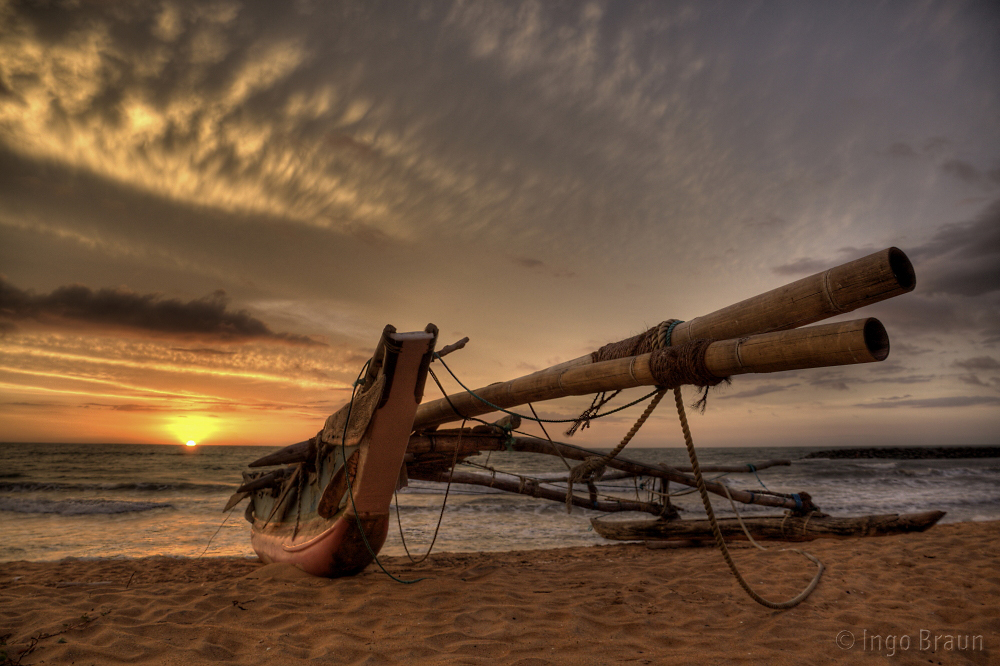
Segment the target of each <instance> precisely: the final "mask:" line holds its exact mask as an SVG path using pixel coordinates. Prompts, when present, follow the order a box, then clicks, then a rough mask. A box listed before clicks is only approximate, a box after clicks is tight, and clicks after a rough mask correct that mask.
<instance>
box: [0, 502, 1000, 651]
mask: <svg viewBox="0 0 1000 666" xmlns="http://www.w3.org/2000/svg"><path fill="white" fill-rule="evenodd" d="M998 541H1000V521H984V522H967V523H952V524H946V525H937V526H935V527H933V528H931V529H930V530H928V531H927V532H923V533H916V534H905V535H898V536H888V537H872V538H862V539H847V540H833V539H819V540H816V541H812V542H809V543H806V544H798V546H799V547H801V548H802V549H803V550H805V551H806V552H809V553H811V554H813V555H814V556H816V557H817V558H819V559H820V560H821V561H822V562H823V563H824V565H825V566H826V572H825V573H824V575H823V578H822V580H821V582H820V584H819V586H818V588H817V589H816V591H815V592H814V593H813V595H812V596H811V597H810V598H809V599H807V600H806V601H805V602H804V603H803V604H801V605H800V606H798V607H796V608H794V609H791V610H788V611H772V610H769V609H767V608H764V607H762V606H759V605H757V604H756V603H754V602H753V601H752V600H750V599H749V598H748V597H747V596H746V595H745V594H744V592H743V591H742V590H741V589H740V588H739V587H738V585H737V584H736V582H735V580H734V579H733V577H732V576H731V574H730V573H729V571H728V569H727V568H726V566H725V563H724V562H723V560H722V558H721V556H720V554H719V553H718V551H717V550H716V549H715V548H712V547H707V548H692V549H683V548H681V549H663V550H651V549H647V548H645V547H644V546H643V545H642V544H633V543H627V544H614V545H608V546H586V547H572V548H556V549H548V550H528V551H500V552H484V553H445V552H442V553H435V554H433V555H431V557H430V558H429V559H428V560H427V561H426V562H424V563H422V564H416V565H415V564H411V563H410V562H409V561H408V560H407V559H406V558H405V557H386V558H383V559H382V561H383V564H384V565H385V566H386V568H387V569H388V570H389V571H390V572H392V573H393V574H394V575H396V576H397V577H399V578H401V579H404V580H414V579H417V578H425V580H422V581H420V582H418V583H414V584H401V583H397V582H394V581H393V580H391V579H390V578H389V577H387V576H386V575H385V574H383V573H382V572H381V571H379V570H378V568H377V567H376V566H375V565H374V564H373V565H371V566H369V567H368V568H367V569H365V571H363V572H362V573H361V574H359V575H357V576H354V577H350V578H339V579H322V578H314V577H312V576H309V575H307V574H304V573H302V572H300V571H298V570H296V569H294V568H293V567H291V566H289V565H262V564H260V563H259V562H257V561H255V560H253V559H251V558H245V557H207V558H203V559H195V558H172V557H149V558H137V559H90V560H82V559H67V560H62V561H56V562H27V561H19V562H3V563H0V614H2V617H3V618H4V625H5V627H6V628H5V629H4V631H3V633H8V632H10V636H9V637H8V638H7V640H6V643H7V645H6V646H5V647H2V648H0V649H4V650H6V651H7V655H8V658H12V659H13V660H14V661H16V659H17V657H18V655H19V654H20V652H21V651H22V650H24V649H27V648H28V647H29V646H30V644H31V639H32V637H37V636H39V635H40V634H42V635H44V634H50V637H47V638H42V639H41V640H39V641H38V642H37V645H36V647H35V648H34V649H33V650H32V651H31V652H30V653H28V654H26V655H25V657H24V658H23V660H22V664H37V663H43V662H44V663H70V662H74V661H76V662H79V663H87V664H90V663H120V662H125V661H128V662H129V663H139V664H184V665H186V666H187V665H190V664H201V663H218V662H220V661H221V662H226V663H234V664H265V663H310V664H313V663H328V664H340V663H351V664H355V663H356V664H366V663H413V662H418V663H456V662H457V663H484V664H485V663H491V664H492V663H497V661H499V662H500V663H506V664H519V665H520V666H530V665H535V666H537V665H540V664H561V663H574V664H579V663H621V662H626V661H627V662H635V663H652V664H655V663H664V662H665V661H667V660H672V662H673V663H746V662H747V661H750V662H754V663H763V662H768V663H774V664H796V663H804V662H808V663H820V664H822V663H834V662H839V661H842V660H844V659H845V658H846V659H847V660H848V661H849V662H854V661H860V660H862V659H867V658H869V657H873V656H875V655H874V654H871V653H872V652H877V653H880V654H881V656H883V657H890V656H892V657H894V658H896V659H900V663H928V659H932V661H933V662H934V663H936V662H938V661H940V662H942V663H953V662H955V661H958V662H959V663H973V664H986V663H993V662H995V659H996V657H997V655H998V654H1000V576H998V575H997V571H1000V553H998V552H997V549H996V548H995V544H996V543H997V542H998ZM781 547H782V545H780V544H775V545H770V544H769V548H770V549H769V551H768V552H761V551H756V550H753V549H751V548H749V547H747V546H745V545H740V544H734V545H733V552H734V558H735V559H736V562H737V564H738V566H739V567H740V570H741V571H742V572H743V574H744V576H745V577H746V578H747V580H748V581H749V582H750V583H751V585H752V586H753V587H754V588H755V590H757V592H759V593H760V594H761V595H762V596H764V597H765V598H768V599H771V600H775V601H781V600H784V599H787V598H790V597H792V596H794V595H795V594H797V593H798V592H799V591H800V590H801V589H802V588H803V587H805V585H806V584H807V583H808V582H809V580H810V579H811V577H812V576H813V574H814V573H815V568H814V566H813V565H812V564H811V563H810V562H808V561H807V560H806V559H805V558H803V557H801V556H800V555H797V554H795V553H792V552H788V551H784V552H782V551H781V550H780V548H781ZM843 632H848V633H849V634H850V635H851V636H852V637H853V640H854V643H853V644H852V645H851V647H849V648H848V647H845V646H846V642H847V641H848V639H847V638H846V636H847V634H844V633H843ZM921 632H930V633H928V634H927V636H929V637H930V639H929V640H933V637H934V636H951V637H952V643H951V648H950V649H946V648H945V644H944V643H943V642H942V641H944V640H945V639H944V638H942V639H940V640H939V645H938V650H937V651H936V652H935V651H933V650H931V649H927V650H924V649H921V647H922V646H923V644H921V643H920V642H919V641H920V640H921V636H922V634H921ZM874 636H879V637H880V638H879V641H880V645H878V646H876V645H875V644H874V643H870V641H871V640H872V637H874ZM890 636H892V637H894V638H892V641H893V647H892V648H891V649H890V648H889V645H888V643H887V641H888V640H889V639H888V637H890ZM903 636H908V637H909V638H908V640H907V644H908V647H907V648H906V649H902V640H903V638H902V637H903ZM965 636H972V637H975V636H979V637H981V638H980V639H979V641H980V643H981V644H982V649H976V650H973V649H969V648H966V649H964V650H960V649H959V647H958V645H959V643H958V642H957V639H958V638H959V637H965ZM838 637H840V638H838ZM838 640H840V641H843V642H844V645H839V646H838V643H837V641H838ZM963 640H964V638H963ZM60 641H64V642H60ZM862 641H864V642H865V647H864V649H862ZM977 645H979V644H978V643H977ZM876 647H878V649H877V650H876V649H875V648H876ZM889 652H892V653H893V654H892V655H890V654H889ZM953 652H954V653H957V654H952V653H953ZM864 663H870V662H868V661H865V662H864Z"/></svg>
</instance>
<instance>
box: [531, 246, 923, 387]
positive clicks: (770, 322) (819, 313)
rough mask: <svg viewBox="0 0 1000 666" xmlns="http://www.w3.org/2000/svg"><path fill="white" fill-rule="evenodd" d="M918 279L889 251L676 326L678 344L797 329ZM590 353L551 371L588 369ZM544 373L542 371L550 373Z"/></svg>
mask: <svg viewBox="0 0 1000 666" xmlns="http://www.w3.org/2000/svg"><path fill="white" fill-rule="evenodd" d="M916 284H917V278H916V273H915V272H914V270H913V264H911V263H910V260H909V258H908V257H907V256H906V253H904V252H903V251H902V250H900V249H899V248H896V247H888V248H886V249H884V250H880V251H879V252H875V253H874V254H870V255H868V256H866V257H861V258H860V259H855V260H854V261H849V262H847V263H846V264H841V265H840V266H835V267H834V268H830V269H828V270H825V271H823V272H821V273H816V274H815V275H810V276H809V277H805V278H802V279H801V280H796V281H795V282H791V283H789V284H786V285H784V286H782V287H778V288H777V289H772V290H771V291H768V292H765V293H763V294H759V295H757V296H753V297H752V298H748V299H746V300H743V301H740V302H739V303H735V304H733V305H729V306H727V307H724V308H722V309H721V310H716V311H715V312H712V313H710V314H707V315H702V316H701V317H695V318H694V319H692V320H690V321H685V322H682V323H680V324H678V325H677V326H675V327H674V330H673V333H672V334H671V336H670V342H671V344H674V345H679V344H683V343H685V342H690V341H691V340H698V339H701V338H705V339H709V340H728V339H730V338H740V337H743V336H746V335H756V334H758V333H770V332H772V331H784V330H787V329H790V328H799V327H800V326H806V325H808V324H813V323H815V322H817V321H822V320H824V319H828V318H830V317H835V316H837V315H840V314H844V313H846V312H852V311H854V310H857V309H858V308H862V307H864V306H866V305H871V304H873V303H878V302H880V301H884V300H886V299H888V298H893V297H894V296H899V295H900V294H905V293H907V292H910V291H913V289H914V287H916ZM592 362H593V357H592V356H591V355H590V354H587V355H586V356H581V357H580V358H576V359H573V360H572V361H565V362H564V363H560V364H559V365H554V366H552V367H551V368H548V369H547V370H553V369H556V368H560V369H561V368H568V367H572V366H576V365H589V364H590V363H592ZM547 370H542V371H540V372H546V371H547Z"/></svg>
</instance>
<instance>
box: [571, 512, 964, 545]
mask: <svg viewBox="0 0 1000 666" xmlns="http://www.w3.org/2000/svg"><path fill="white" fill-rule="evenodd" d="M944 515H945V512H944V511H924V512H922V513H907V514H897V513H893V514H888V515H877V516H856V517H848V518H835V517H833V516H817V515H814V516H812V517H810V516H796V515H790V516H769V517H766V518H744V519H743V522H744V523H745V524H746V526H747V530H749V532H750V534H751V535H752V536H753V538H754V539H756V540H758V541H812V540H813V539H820V538H835V539H846V538H852V537H870V536H887V535H890V534H903V533H906V532H923V531H924V530H926V529H928V528H930V527H931V526H933V525H934V524H935V523H937V522H938V521H939V520H941V518H942V517H943V516H944ZM590 522H591V524H592V525H593V526H594V531H595V532H597V533H598V534H600V535H601V536H602V537H604V538H605V539H614V540H617V541H641V540H650V541H656V540H665V541H670V540H691V539H708V540H712V539H714V538H715V537H714V536H713V533H712V526H711V524H710V523H709V521H708V520H599V519H596V518H595V519H592V520H591V521H590ZM718 522H719V529H720V531H721V532H722V536H723V537H724V538H725V539H726V540H733V539H743V540H746V535H745V534H744V533H743V529H742V528H741V527H740V524H739V522H738V521H737V520H736V519H735V518H723V519H720V520H719V521H718Z"/></svg>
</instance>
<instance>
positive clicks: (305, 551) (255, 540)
mask: <svg viewBox="0 0 1000 666" xmlns="http://www.w3.org/2000/svg"><path fill="white" fill-rule="evenodd" d="M358 522H359V521H358V519H357V517H356V516H341V517H339V518H337V519H336V520H333V521H329V520H325V519H323V518H319V517H317V518H315V519H314V520H312V521H310V522H309V523H307V524H306V525H303V526H300V529H299V531H298V534H296V535H294V536H293V535H292V531H291V530H290V529H271V530H268V529H267V528H263V529H254V530H252V532H251V535H250V543H251V545H252V546H253V549H254V552H256V553H257V556H258V557H259V558H260V559H261V561H262V562H264V563H265V564H271V563H272V562H290V563H291V564H294V565H295V566H296V567H298V568H299V569H302V570H303V571H306V572H308V573H311V574H313V575H314V576H325V577H328V578H334V577H337V576H351V575H353V574H356V573H358V572H360V571H361V570H363V569H364V568H365V567H366V566H368V565H369V564H371V562H372V560H373V559H374V557H375V553H378V551H379V550H380V549H381V548H382V545H383V544H384V543H385V538H386V536H387V535H388V533H389V516H388V514H386V515H385V516H380V517H378V518H367V519H362V520H361V521H360V522H361V525H360V526H359V524H358ZM286 527H287V526H286ZM362 529H363V530H364V535H362ZM365 539H367V540H368V545H365ZM369 546H370V547H371V548H370V549H369Z"/></svg>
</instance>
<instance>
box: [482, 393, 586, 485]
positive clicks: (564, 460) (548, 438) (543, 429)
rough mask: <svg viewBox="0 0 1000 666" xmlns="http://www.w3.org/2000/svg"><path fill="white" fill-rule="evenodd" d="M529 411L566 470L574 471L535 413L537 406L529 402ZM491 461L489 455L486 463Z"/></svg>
mask: <svg viewBox="0 0 1000 666" xmlns="http://www.w3.org/2000/svg"><path fill="white" fill-rule="evenodd" d="M528 409H530V410H531V415H532V416H534V417H535V420H536V421H538V426H539V427H540V428H541V429H542V432H543V433H544V434H545V439H547V440H549V444H551V445H552V448H553V449H555V450H556V453H558V454H559V457H560V458H562V461H563V464H564V465H566V469H568V470H572V469H573V466H572V465H570V464H569V461H567V460H566V456H564V455H563V452H562V449H560V448H559V447H558V446H556V443H555V442H553V441H552V438H551V437H549V431H548V430H546V429H545V424H544V423H542V422H541V420H540V419H539V418H538V412H536V411H535V406H534V405H532V404H531V403H530V402H529V403H528ZM489 461H490V457H489V455H487V456H486V462H487V463H489Z"/></svg>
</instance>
